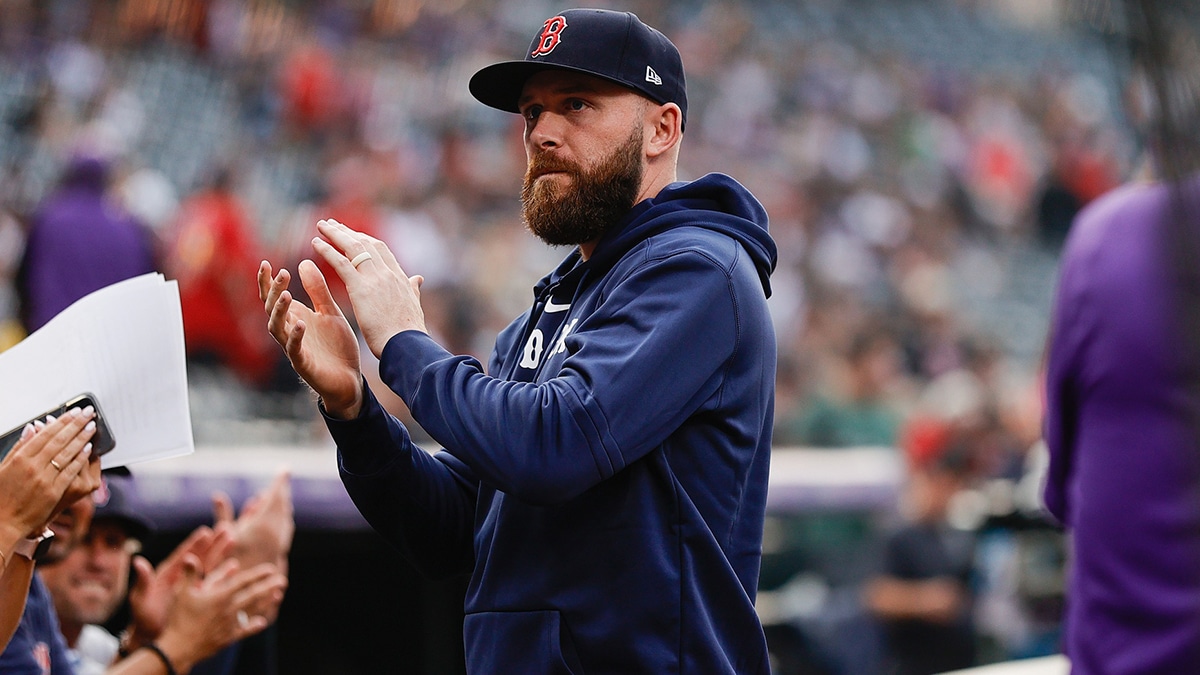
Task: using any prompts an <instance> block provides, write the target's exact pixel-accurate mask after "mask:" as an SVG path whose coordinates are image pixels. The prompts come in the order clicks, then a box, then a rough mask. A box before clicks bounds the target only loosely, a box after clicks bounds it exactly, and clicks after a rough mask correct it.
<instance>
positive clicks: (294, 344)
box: [283, 321, 306, 369]
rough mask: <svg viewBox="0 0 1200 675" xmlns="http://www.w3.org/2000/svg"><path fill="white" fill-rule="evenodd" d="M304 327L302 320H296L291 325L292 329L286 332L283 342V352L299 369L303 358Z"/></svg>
mask: <svg viewBox="0 0 1200 675" xmlns="http://www.w3.org/2000/svg"><path fill="white" fill-rule="evenodd" d="M305 328H306V327H305V325H304V322H303V321H297V322H296V325H294V326H292V330H291V331H289V332H288V334H287V336H286V341H285V342H284V343H283V352H284V353H285V354H287V357H288V360H289V361H291V362H292V365H293V366H294V367H296V368H297V369H300V367H301V364H302V363H303V359H304V352H303V351H302V347H303V345H304V331H305Z"/></svg>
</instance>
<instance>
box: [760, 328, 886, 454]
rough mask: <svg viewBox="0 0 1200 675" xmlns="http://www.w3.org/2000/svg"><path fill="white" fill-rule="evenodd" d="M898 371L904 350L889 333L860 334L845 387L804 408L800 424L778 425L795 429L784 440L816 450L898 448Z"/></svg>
mask: <svg viewBox="0 0 1200 675" xmlns="http://www.w3.org/2000/svg"><path fill="white" fill-rule="evenodd" d="M900 367H901V359H900V349H899V347H898V345H897V344H896V341H895V340H894V339H893V338H892V337H891V336H890V335H889V334H888V333H886V332H882V331H876V330H867V331H863V332H861V333H860V334H858V335H856V336H855V337H854V339H853V341H852V343H851V345H850V349H849V352H848V353H847V355H846V361H845V364H844V373H842V381H841V382H840V383H838V382H835V383H833V384H834V386H829V387H825V388H823V390H822V391H819V392H818V393H817V394H816V397H815V399H814V400H812V401H811V402H809V403H807V404H804V403H801V404H800V410H801V411H802V412H801V414H800V415H799V417H798V419H791V420H789V419H788V418H786V417H784V418H783V419H782V420H781V421H780V422H779V423H777V426H780V425H783V426H785V427H786V426H787V425H789V424H790V425H794V431H791V432H790V433H789V431H788V430H785V429H781V431H782V434H781V435H783V436H784V437H786V438H795V439H796V440H797V441H798V442H799V443H801V444H804V445H811V446H817V447H830V448H842V447H852V446H867V445H871V446H882V447H892V446H894V445H895V444H896V431H897V427H898V426H899V424H900V413H899V411H898V410H897V409H896V407H895V406H894V405H893V403H892V402H891V401H890V400H889V396H890V395H892V394H894V393H895V389H896V385H897V382H898V379H899V376H900V370H901V368H900ZM838 385H840V386H838ZM793 414H794V413H793Z"/></svg>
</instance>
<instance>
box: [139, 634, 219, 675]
mask: <svg viewBox="0 0 1200 675" xmlns="http://www.w3.org/2000/svg"><path fill="white" fill-rule="evenodd" d="M194 642H195V641H194V640H187V639H186V638H184V637H183V636H181V635H178V634H176V632H175V631H172V630H169V629H168V630H164V631H163V632H162V635H160V636H159V637H158V638H157V639H156V640H154V642H153V643H146V644H154V645H155V646H157V647H158V651H159V652H160V653H162V654H163V655H164V656H166V657H167V659H168V660H169V661H170V662H171V665H172V666H174V668H175V670H176V671H177V672H179V673H188V672H191V670H192V668H194V667H195V666H196V664H197V663H199V662H200V661H202V660H203V659H204V658H205V656H206V655H205V654H200V653H197V645H195V644H194ZM143 646H145V645H143Z"/></svg>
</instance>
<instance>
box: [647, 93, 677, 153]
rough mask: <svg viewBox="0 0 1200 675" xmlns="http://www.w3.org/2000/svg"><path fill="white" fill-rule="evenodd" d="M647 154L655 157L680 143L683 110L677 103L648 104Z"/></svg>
mask: <svg viewBox="0 0 1200 675" xmlns="http://www.w3.org/2000/svg"><path fill="white" fill-rule="evenodd" d="M646 129H647V131H646V156H647V157H649V158H650V159H654V158H656V157H658V156H659V155H662V154H663V153H665V152H667V151H669V150H671V149H672V148H675V147H677V146H678V145H679V140H680V138H682V137H683V112H682V111H681V110H680V109H679V106H678V105H677V104H675V103H663V104H661V105H649V106H646Z"/></svg>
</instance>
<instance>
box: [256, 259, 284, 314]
mask: <svg viewBox="0 0 1200 675" xmlns="http://www.w3.org/2000/svg"><path fill="white" fill-rule="evenodd" d="M260 274H261V272H260ZM264 281H265V283H266V291H265V292H264V291H263V285H262V284H263V283H264ZM291 281H292V275H291V273H290V272H288V271H287V270H285V269H282V268H281V269H280V270H279V272H278V273H276V274H275V276H274V277H271V276H267V278H266V279H265V280H263V279H261V278H260V280H259V295H260V297H261V298H262V301H263V309H265V310H266V311H267V312H268V313H270V311H271V309H272V308H273V307H274V306H275V303H277V302H279V296H281V295H283V293H284V291H286V290H287V287H288V284H289V283H291Z"/></svg>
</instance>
